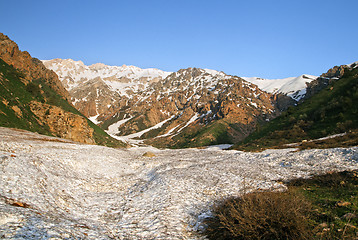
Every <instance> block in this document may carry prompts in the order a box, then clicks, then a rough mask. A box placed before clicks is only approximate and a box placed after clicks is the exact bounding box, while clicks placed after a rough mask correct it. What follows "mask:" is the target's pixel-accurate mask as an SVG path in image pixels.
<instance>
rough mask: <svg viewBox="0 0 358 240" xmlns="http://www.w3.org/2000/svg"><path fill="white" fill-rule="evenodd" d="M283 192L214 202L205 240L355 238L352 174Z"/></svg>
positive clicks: (356, 178)
mask: <svg viewBox="0 0 358 240" xmlns="http://www.w3.org/2000/svg"><path fill="white" fill-rule="evenodd" d="M288 188H289V189H288V191H287V192H281V193H280V192H258V193H250V194H246V195H244V196H242V197H241V198H231V199H227V200H225V201H223V202H221V203H219V204H218V205H216V206H215V207H214V209H213V217H212V218H209V219H207V220H206V224H207V225H208V227H207V229H206V231H205V232H204V233H203V234H204V235H206V236H207V237H208V238H209V239H357V237H358V211H357V210H358V171H351V172H340V173H337V172H334V173H328V174H324V175H320V176H315V177H313V178H311V179H297V180H293V181H291V182H290V183H288Z"/></svg>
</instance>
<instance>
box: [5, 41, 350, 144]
mask: <svg viewBox="0 0 358 240" xmlns="http://www.w3.org/2000/svg"><path fill="white" fill-rule="evenodd" d="M0 44H1V51H0V58H1V72H2V73H1V84H2V90H1V91H2V97H1V99H0V100H1V103H0V121H1V125H2V126H7V127H15V128H23V129H27V130H32V131H37V132H41V133H45V134H49V135H55V136H59V137H64V138H68V139H72V140H75V141H79V142H84V143H92V144H93V143H97V144H98V143H100V144H107V145H108V144H109V145H113V146H115V145H117V146H124V145H125V144H124V143H121V142H127V143H129V144H143V143H144V144H150V145H153V146H156V147H171V148H183V147H200V146H206V145H213V144H224V143H225V144H227V143H231V144H234V143H237V142H240V141H242V140H244V139H246V138H247V137H248V136H249V135H250V134H251V133H253V132H254V131H255V130H258V129H261V126H264V125H265V126H271V125H270V124H267V123H268V122H271V121H272V120H273V119H275V118H277V117H278V116H280V115H282V113H284V116H287V112H293V110H292V109H299V108H297V107H295V106H298V107H299V106H300V105H302V104H303V103H305V102H307V99H311V98H313V97H314V96H316V95H317V94H319V93H320V92H322V91H323V90H324V89H326V88H327V86H331V85H332V84H335V83H336V82H337V81H338V80H340V79H342V78H345V74H347V72H351V71H352V70H353V69H355V68H356V66H357V62H356V63H352V64H349V65H342V66H336V67H333V68H332V69H329V70H328V71H327V73H324V74H322V75H321V76H320V77H316V76H312V75H308V74H304V75H301V76H298V77H290V78H284V79H262V78H258V77H238V76H233V75H228V74H225V73H224V72H220V71H216V70H211V69H201V68H187V69H180V70H178V71H176V72H166V71H162V70H159V69H155V68H149V69H141V68H138V67H135V66H126V65H123V66H108V65H105V64H102V63H96V64H93V65H90V66H86V65H85V64H84V63H83V62H82V61H74V60H71V59H52V60H43V61H40V60H38V59H36V58H32V57H31V55H30V54H29V53H27V52H26V51H20V50H19V48H18V46H17V45H16V43H14V42H13V41H11V40H10V39H9V38H8V37H7V36H6V35H3V34H1V35H0ZM350 81H353V82H354V81H355V78H354V77H353V80H350ZM338 82H341V81H338ZM353 89H354V86H353ZM354 96H355V95H354V94H353V95H352V97H353V98H354ZM316 101H318V100H316ZM311 105H314V104H311ZM287 110H288V111H287ZM318 110H319V109H315V110H312V111H318ZM305 114H306V115H307V113H305ZM342 114H344V113H342V112H341V115H342ZM352 114H353V115H354V113H352ZM288 115H290V113H289V114H288ZM296 117H297V116H296ZM278 119H282V118H278ZM275 121H276V122H277V121H279V120H275ZM353 122H354V121H353ZM311 125H312V124H311ZM353 125H354V124H353ZM103 130H105V131H103ZM330 132H332V131H330ZM334 132H337V131H333V133H334ZM115 139H117V140H115ZM118 140H120V141H118ZM115 142H116V144H115Z"/></svg>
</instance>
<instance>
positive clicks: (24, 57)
mask: <svg viewBox="0 0 358 240" xmlns="http://www.w3.org/2000/svg"><path fill="white" fill-rule="evenodd" d="M0 58H1V59H2V60H4V61H5V62H6V63H7V64H9V65H12V66H13V67H14V68H16V69H17V70H19V71H20V72H21V73H23V74H24V78H23V80H24V81H25V83H27V82H32V81H33V80H36V79H43V80H45V82H46V83H48V85H49V86H50V87H51V88H52V89H53V90H54V91H55V92H57V93H58V94H59V95H61V96H63V97H64V98H65V99H69V94H68V92H67V90H66V89H65V88H64V87H63V85H62V83H61V82H60V80H59V79H58V76H57V74H56V73H55V72H53V71H51V70H49V69H47V68H46V67H45V66H44V65H43V63H42V62H41V61H40V60H38V59H37V58H32V57H31V55H30V54H29V53H28V52H27V51H21V50H20V49H19V47H18V45H17V44H16V43H15V42H14V41H12V40H11V39H10V38H9V37H8V36H6V35H4V34H3V33H0Z"/></svg>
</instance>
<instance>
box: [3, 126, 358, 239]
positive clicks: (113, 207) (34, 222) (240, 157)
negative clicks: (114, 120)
mask: <svg viewBox="0 0 358 240" xmlns="http://www.w3.org/2000/svg"><path fill="white" fill-rule="evenodd" d="M148 151H151V152H153V153H154V154H155V156H154V157H152V158H149V157H144V156H143V154H144V153H145V152H148ZM0 168H1V172H0V174H1V178H0V181H1V183H0V185H1V189H0V238H10V239H11V238H16V239H49V238H79V239H110V238H118V239H153V238H156V239H199V238H200V236H198V235H197V234H196V231H195V230H198V229H199V230H200V228H202V227H203V226H202V225H201V220H202V218H203V217H205V216H207V215H208V214H210V212H209V209H210V206H211V205H212V204H213V203H214V201H215V200H218V199H221V198H225V197H228V196H237V195H240V194H242V193H244V192H248V191H253V190H257V189H272V190H275V189H277V190H279V189H285V186H284V185H283V184H282V181H284V180H288V179H292V178H297V177H308V176H311V175H312V174H318V173H325V172H327V171H333V170H335V171H343V170H352V169H357V168H358V147H352V148H335V149H319V150H318V149H315V150H305V151H295V149H283V150H266V151H264V152H261V153H247V152H240V151H235V150H230V151H223V150H221V149H220V148H219V147H217V148H215V147H211V148H208V149H180V150H158V149H155V148H149V147H137V148H130V149H113V148H106V147H102V146H95V145H84V144H78V143H74V142H70V141H67V140H63V139H58V138H53V137H47V136H42V135H38V134H35V133H30V132H26V131H21V130H13V129H8V128H0Z"/></svg>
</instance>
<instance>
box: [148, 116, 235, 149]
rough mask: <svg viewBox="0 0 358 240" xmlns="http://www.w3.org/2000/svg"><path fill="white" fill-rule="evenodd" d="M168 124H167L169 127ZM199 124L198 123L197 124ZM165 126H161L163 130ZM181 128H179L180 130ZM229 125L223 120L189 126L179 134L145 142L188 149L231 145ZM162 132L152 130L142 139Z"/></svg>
mask: <svg viewBox="0 0 358 240" xmlns="http://www.w3.org/2000/svg"><path fill="white" fill-rule="evenodd" d="M169 124H170V123H167V125H169ZM198 124H199V123H198ZM167 125H163V128H165V127H166V126H167ZM181 127H183V126H179V127H178V129H180V128H181ZM230 128H231V125H230V124H228V123H227V122H226V121H225V120H218V121H214V122H211V123H209V124H208V125H206V126H200V127H198V126H196V125H194V126H190V127H186V128H185V129H183V131H182V132H180V134H178V135H176V136H174V137H172V138H170V140H169V139H168V138H161V139H160V138H157V139H155V141H151V140H150V139H149V140H148V141H147V143H148V144H151V145H153V146H155V147H159V148H160V147H170V148H190V147H202V146H208V145H216V144H224V143H232V142H233V138H232V136H230V135H229V133H228V129H230ZM160 131H162V129H161V128H159V129H153V130H152V131H149V132H148V133H146V134H144V135H143V136H142V138H149V137H153V136H156V135H157V134H159V133H160Z"/></svg>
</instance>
